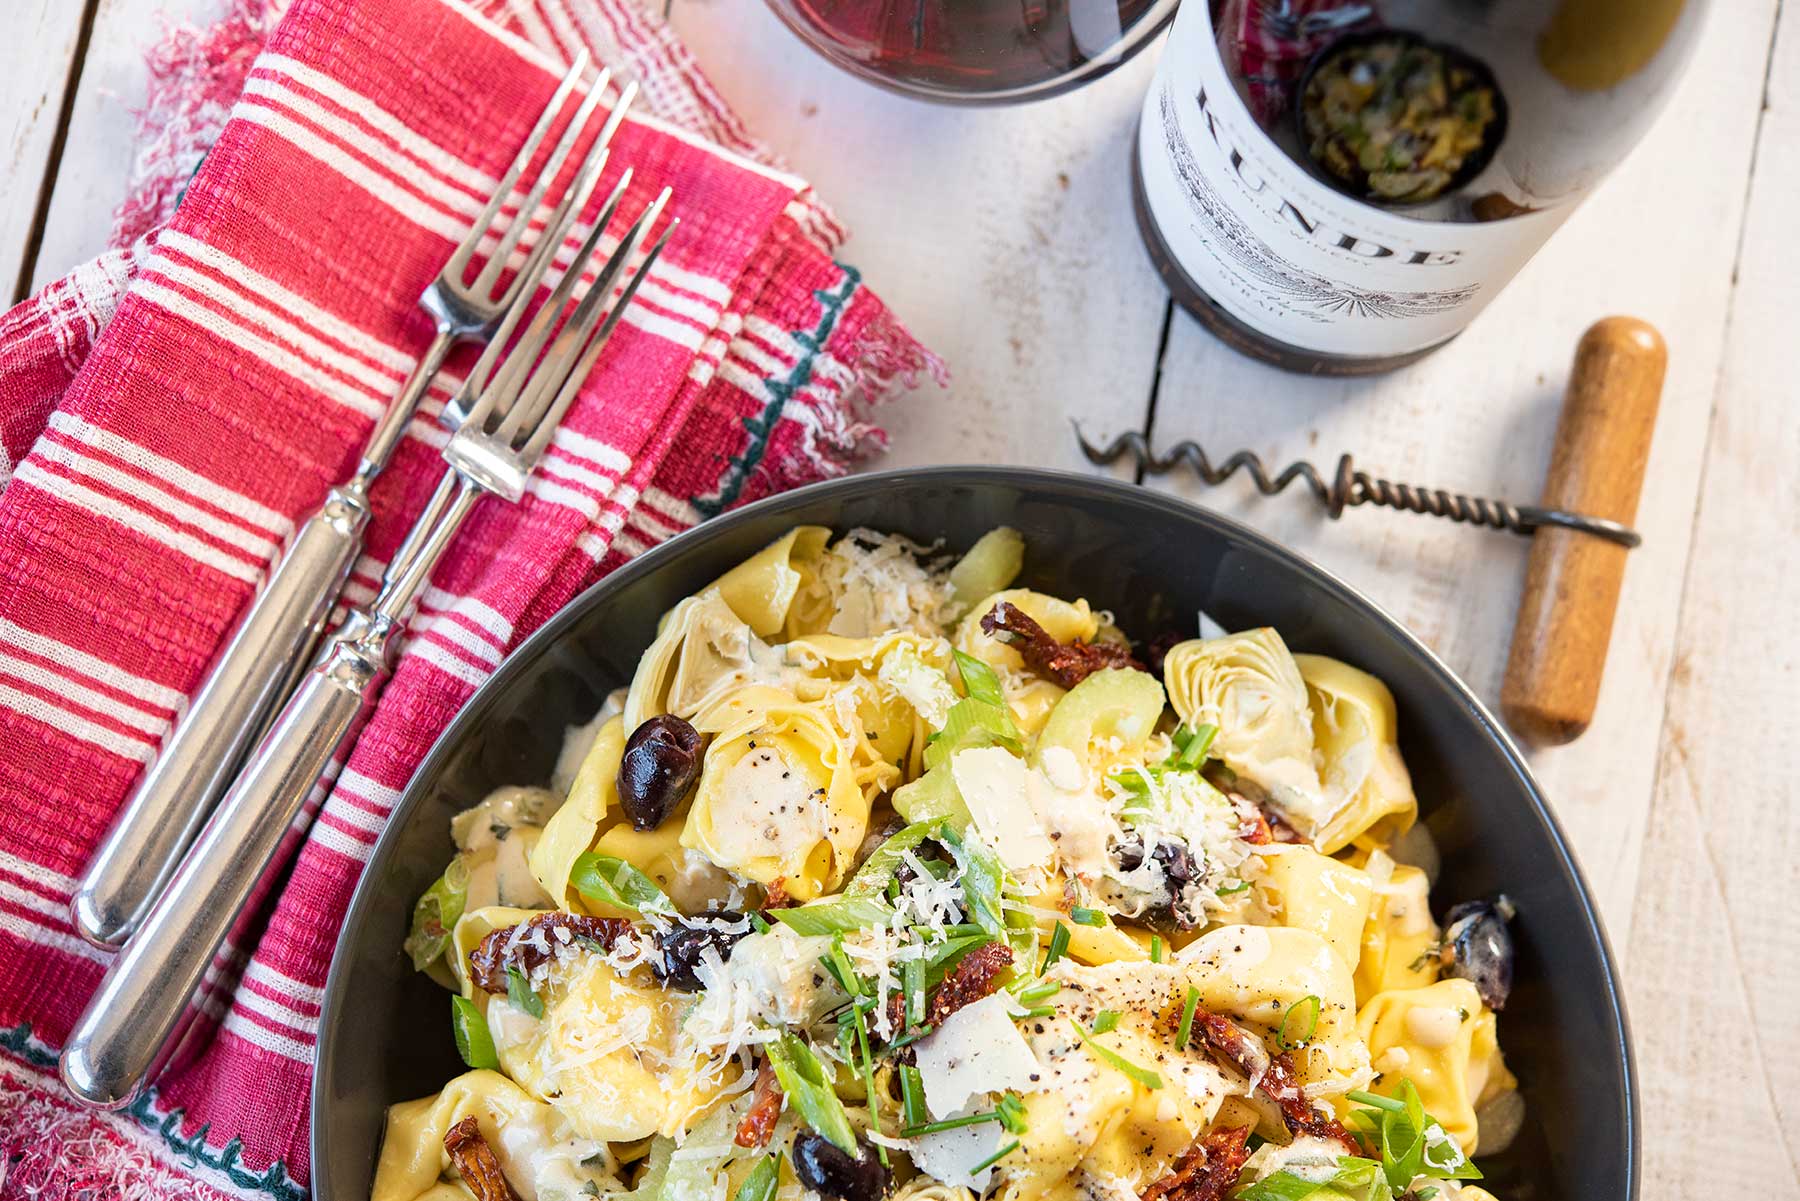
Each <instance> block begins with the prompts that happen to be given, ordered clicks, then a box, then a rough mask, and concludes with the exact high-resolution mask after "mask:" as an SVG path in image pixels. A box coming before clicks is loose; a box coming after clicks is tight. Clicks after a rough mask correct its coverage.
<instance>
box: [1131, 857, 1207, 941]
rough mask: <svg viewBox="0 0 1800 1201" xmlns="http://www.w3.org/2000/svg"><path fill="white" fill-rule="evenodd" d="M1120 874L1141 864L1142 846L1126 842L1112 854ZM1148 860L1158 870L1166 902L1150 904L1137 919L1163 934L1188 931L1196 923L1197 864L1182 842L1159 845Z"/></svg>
mask: <svg viewBox="0 0 1800 1201" xmlns="http://www.w3.org/2000/svg"><path fill="white" fill-rule="evenodd" d="M1116 854H1117V857H1118V861H1119V868H1120V870H1122V871H1128V872H1132V871H1136V870H1137V869H1138V868H1140V867H1142V866H1143V864H1144V844H1143V843H1142V842H1128V843H1125V844H1124V845H1123V846H1121V847H1119V849H1118V851H1117V852H1116ZM1150 860H1151V862H1153V863H1155V864H1156V865H1157V866H1158V867H1160V868H1161V869H1162V878H1163V887H1164V888H1165V889H1166V890H1167V891H1168V894H1169V899H1168V901H1167V902H1165V903H1163V904H1160V905H1152V906H1151V907H1150V908H1148V909H1146V910H1145V911H1144V912H1143V913H1141V914H1139V915H1138V920H1140V921H1142V922H1143V923H1144V924H1145V925H1146V926H1149V927H1150V928H1151V929H1153V930H1161V931H1163V932H1165V933H1170V932H1176V931H1183V930H1192V929H1193V928H1194V927H1195V926H1196V925H1199V924H1200V910H1199V908H1198V905H1199V898H1198V897H1197V896H1195V895H1194V891H1195V890H1194V885H1195V884H1196V883H1197V882H1198V881H1199V880H1200V878H1201V874H1202V873H1201V871H1200V865H1199V864H1197V863H1195V862H1194V854H1193V852H1192V851H1190V850H1188V848H1187V845H1186V844H1185V843H1180V842H1159V843H1157V844H1156V845H1155V846H1154V847H1152V848H1151V850H1150Z"/></svg>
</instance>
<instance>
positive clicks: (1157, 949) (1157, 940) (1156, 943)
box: [1150, 934, 1164, 963]
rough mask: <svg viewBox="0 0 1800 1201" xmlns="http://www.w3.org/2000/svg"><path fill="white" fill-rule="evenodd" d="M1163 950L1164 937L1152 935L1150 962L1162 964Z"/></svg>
mask: <svg viewBox="0 0 1800 1201" xmlns="http://www.w3.org/2000/svg"><path fill="white" fill-rule="evenodd" d="M1163 950H1164V948H1163V940H1162V935H1160V934H1152V935H1151V936H1150V962H1151V963H1161V962H1162V961H1163Z"/></svg>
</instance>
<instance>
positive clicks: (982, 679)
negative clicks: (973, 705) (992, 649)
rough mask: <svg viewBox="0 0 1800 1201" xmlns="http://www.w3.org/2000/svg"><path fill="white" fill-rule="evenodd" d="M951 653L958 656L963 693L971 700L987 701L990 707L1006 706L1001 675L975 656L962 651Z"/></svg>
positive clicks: (957, 666) (957, 662)
mask: <svg viewBox="0 0 1800 1201" xmlns="http://www.w3.org/2000/svg"><path fill="white" fill-rule="evenodd" d="M950 653H951V654H952V655H954V656H956V670H957V672H958V673H959V674H961V676H962V682H963V691H964V692H966V693H967V694H968V695H969V696H970V698H971V699H974V700H978V701H986V702H987V703H988V704H990V705H1004V704H1006V693H1005V691H1004V690H1003V689H1002V688H1001V687H1000V676H999V673H997V672H996V671H995V670H994V669H993V668H991V667H989V666H988V665H987V664H986V663H983V662H982V661H981V660H980V659H977V658H976V657H975V656H974V655H969V654H964V653H963V652H962V651H951V652H950Z"/></svg>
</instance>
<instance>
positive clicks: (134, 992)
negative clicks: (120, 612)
mask: <svg viewBox="0 0 1800 1201" xmlns="http://www.w3.org/2000/svg"><path fill="white" fill-rule="evenodd" d="M624 190H625V183H624V182H621V183H620V185H619V187H618V189H617V190H615V191H614V193H613V194H612V197H611V198H610V199H609V200H608V201H607V204H606V206H605V208H604V209H603V210H602V212H601V214H600V216H599V217H598V218H596V220H595V222H594V228H593V230H592V231H591V232H590V233H589V235H588V237H587V239H586V241H585V242H584V243H583V245H582V249H581V252H580V254H578V255H577V257H576V259H575V262H574V264H573V265H572V266H571V267H570V269H569V272H568V274H567V275H565V276H564V277H563V279H562V281H561V282H560V283H559V284H558V285H557V287H556V290H555V291H554V292H553V293H552V294H551V297H550V299H549V301H548V302H547V303H546V304H545V305H544V306H543V308H541V309H540V310H539V311H538V313H537V315H536V316H534V317H533V318H532V320H531V322H530V323H529V324H528V325H527V326H526V327H525V330H524V332H523V333H521V334H520V335H519V338H518V341H517V345H516V346H514V347H513V348H512V349H511V350H510V351H506V352H505V354H504V359H503V360H502V358H501V354H502V352H501V350H500V343H499V342H498V341H496V342H493V343H490V344H489V347H488V350H487V351H486V352H485V353H484V354H483V356H482V358H483V361H484V364H485V370H484V374H483V378H488V374H489V373H491V382H489V383H488V384H487V385H486V386H485V387H483V388H482V389H481V391H480V394H479V397H478V398H477V399H476V401H475V403H474V405H473V407H472V408H471V409H470V411H469V414H468V419H467V420H466V421H465V422H464V423H463V425H462V427H461V428H460V429H458V430H457V432H456V433H455V435H453V436H452V437H451V439H450V443H449V445H448V446H447V447H445V449H444V458H445V460H446V461H447V462H448V463H449V465H450V469H449V470H448V471H446V472H445V473H444V477H443V480H442V481H441V482H440V483H439V485H438V489H437V493H436V495H435V496H434V497H433V502H432V504H430V505H429V506H427V509H426V515H425V517H424V518H422V519H421V520H420V521H419V522H418V523H416V524H415V525H414V526H413V528H412V530H411V532H410V533H408V535H407V537H406V541H405V542H404V543H403V544H402V545H401V547H400V550H399V551H398V552H396V554H395V555H394V558H393V561H392V562H391V563H390V564H389V565H388V569H387V572H386V574H385V575H384V576H383V577H382V584H381V590H380V592H379V593H378V594H377V595H376V597H375V599H374V600H373V601H372V602H371V603H370V604H369V605H368V606H367V607H366V608H364V609H360V610H357V611H355V612H353V613H352V614H351V616H350V618H349V619H348V620H347V621H346V623H345V625H344V628H343V629H342V630H341V631H340V632H338V633H337V634H335V635H334V636H333V637H332V639H331V641H330V643H329V644H328V645H327V647H326V649H325V652H324V654H323V655H322V656H321V657H320V661H319V663H318V665H317V666H315V667H314V668H313V669H312V670H311V671H310V672H308V673H307V675H306V677H305V679H303V680H302V681H301V683H300V686H299V688H298V689H296V691H295V692H294V695H293V696H292V697H291V698H290V699H289V700H288V702H287V705H286V707H285V708H284V709H283V710H282V712H281V716H280V717H279V718H278V719H277V720H276V722H275V724H274V726H273V727H272V728H271V729H270V732H269V734H268V736H267V737H266V738H264V739H263V741H262V743H261V745H260V746H258V748H257V750H256V753H255V755H254V756H253V757H252V758H251V760H250V762H249V764H248V765H247V766H246V767H245V769H244V772H243V774H242V775H241V776H240V777H239V778H238V780H237V782H236V783H235V784H233V785H232V788H231V791H230V792H229V793H228V794H227V795H226V797H225V799H224V801H223V802H221V803H220V805H219V807H218V809H217V810H216V811H215V812H214V813H213V815H212V818H211V820H209V821H208V822H207V824H206V829H205V830H204V831H203V832H202V833H201V835H200V838H199V839H198V841H196V842H195V843H194V846H193V848H192V849H191V850H189V852H188V854H187V856H186V858H184V859H183V860H182V862H181V867H180V869H179V870H178V871H177V872H176V874H175V877H174V879H173V880H171V881H170V883H169V887H168V889H167V890H166V891H165V892H164V893H163V895H162V896H161V897H160V898H159V899H158V900H157V901H156V903H155V904H154V905H153V906H152V907H151V909H150V912H149V915H148V917H147V918H146V919H145V921H144V924H143V926H142V928H141V929H139V931H138V933H137V935H136V937H134V938H133V939H132V940H131V941H130V942H129V943H127V944H126V946H125V949H124V951H123V952H121V953H120V955H119V957H118V958H117V959H115V960H114V961H113V963H112V966H111V967H110V968H109V969H108V970H107V973H106V977H105V979H104V980H102V981H101V982H100V987H99V989H98V990H97V991H96V992H95V993H94V995H93V998H92V999H91V1000H90V1001H89V1002H88V1007H87V1009H86V1011H85V1012H83V1013H82V1015H81V1018H80V1020H79V1021H77V1022H76V1023H75V1027H74V1029H73V1030H72V1031H71V1032H70V1034H69V1038H68V1041H67V1043H65V1044H64V1048H63V1053H62V1076H63V1080H64V1081H65V1082H66V1083H67V1084H68V1086H69V1088H70V1090H71V1091H72V1092H74V1094H75V1095H76V1096H77V1097H78V1098H80V1099H82V1100H83V1101H85V1102H87V1103H88V1104H91V1105H97V1106H103V1107H112V1106H118V1105H123V1104H125V1103H127V1102H128V1101H129V1100H130V1099H131V1097H132V1095H133V1094H134V1093H135V1092H136V1090H137V1088H138V1086H139V1085H140V1084H141V1083H142V1082H143V1081H144V1080H145V1079H146V1078H148V1077H149V1076H151V1075H153V1074H154V1073H155V1071H156V1070H157V1069H158V1068H159V1067H160V1066H162V1064H163V1063H165V1062H166V1061H167V1058H168V1056H169V1055H171V1054H172V1053H173V1052H174V1051H175V1049H176V1048H177V1047H178V1046H179V1045H180V1043H181V1028H182V1026H183V1018H184V1015H191V1014H192V1013H193V1011H194V1007H193V1006H190V1005H189V1001H190V1000H191V999H192V998H193V996H194V994H195V992H196V990H197V989H198V988H199V986H200V984H201V981H202V978H203V977H204V975H205V972H206V968H207V965H208V964H209V963H211V962H212V960H213V957H214V955H215V954H216V953H217V952H218V949H219V946H220V944H221V943H222V942H223V941H224V938H225V935H226V933H227V932H228V931H229V930H230V929H231V927H232V925H233V924H235V922H236V921H237V918H238V916H239V914H240V913H241V912H242V911H243V909H244V908H245V906H246V904H247V903H248V902H249V901H250V900H251V898H252V897H254V896H255V895H256V894H257V893H258V891H259V884H260V883H261V882H264V881H268V880H271V879H273V878H274V876H275V874H276V873H277V872H279V870H280V868H281V866H282V864H283V863H284V862H285V860H286V857H287V854H288V852H290V851H291V849H292V847H293V846H294V845H295V844H296V843H297V842H298V838H299V833H300V831H301V830H303V829H304V822H303V820H302V819H303V817H304V814H305V806H306V799H307V797H308V795H309V794H310V793H311V792H312V790H313V788H314V787H315V785H316V784H317V783H318V781H319V778H320V777H321V776H322V775H323V774H324V772H325V770H326V768H327V767H328V765H329V764H330V762H331V760H332V759H333V758H334V757H335V756H336V755H337V754H338V752H339V751H340V750H342V749H343V747H344V746H345V745H346V743H347V742H348V740H349V739H350V737H351V736H352V735H353V734H354V733H355V731H356V730H357V729H358V728H359V726H360V725H361V723H362V721H363V719H364V717H365V715H366V714H367V712H368V711H369V709H370V708H371V707H372V705H373V703H374V699H375V696H376V694H377V693H378V692H379V691H380V688H381V685H382V683H383V681H385V679H386V678H387V675H388V672H389V670H390V669H391V667H392V664H393V659H394V654H395V647H396V642H397V640H398V635H399V634H400V632H401V629H402V627H403V624H404V622H405V619H406V616H407V614H408V612H409V610H410V609H411V607H412V604H413V601H414V600H415V598H416V597H417V596H418V594H419V592H420V590H421V589H422V588H423V586H424V584H425V581H426V579H427V578H428V577H429V576H430V574H431V571H432V568H433V567H434V566H435V565H436V564H437V561H438V559H439V558H440V557H441V556H442V554H443V553H444V550H445V548H446V547H447V546H448V545H449V544H450V541H451V539H452V538H454V537H455V535H456V532H457V530H458V529H459V528H460V527H461V525H462V523H463V520H464V519H465V518H466V517H467V516H468V514H469V512H470V510H471V509H473V507H474V505H475V502H476V501H478V500H479V499H480V498H481V497H482V496H485V495H488V494H490V493H491V494H493V495H496V496H499V497H501V498H502V499H504V500H506V501H509V502H514V503H516V502H517V501H518V500H519V498H520V497H522V496H523V495H524V492H525V484H526V481H527V479H528V478H529V477H530V475H531V472H532V470H533V469H534V468H535V467H536V466H537V464H538V461H539V460H540V459H541V458H542V457H543V454H544V451H545V449H546V448H547V447H548V446H549V444H550V439H551V436H552V435H553V434H554V433H555V432H556V427H557V424H558V423H559V422H560V421H561V420H562V418H563V415H564V414H565V413H566V412H567V411H568V409H569V406H570V404H572V403H573V402H574V400H575V396H576V393H577V392H579V391H580V388H581V384H582V381H583V380H584V379H585V378H586V377H587V374H588V372H589V371H590V370H591V369H592V368H593V365H594V362H595V360H596V359H597V358H598V357H599V355H600V351H601V349H602V348H603V347H604V346H605V345H606V342H607V339H608V338H609V337H610V336H611V334H612V331H613V329H614V327H615V326H616V325H617V324H618V322H619V318H620V316H621V315H622V314H623V313H624V312H625V309H626V307H627V306H628V305H629V304H630V303H631V298H632V295H633V294H634V293H635V292H636V290H637V286H638V284H639V283H640V282H641V281H642V280H643V278H644V276H645V275H646V274H648V273H649V270H650V267H651V265H652V264H653V263H654V262H655V260H656V256H657V255H658V254H659V253H660V252H661V251H662V248H663V245H664V244H665V242H666V241H667V240H668V236H669V230H672V229H673V228H674V225H673V223H671V224H670V226H669V228H668V229H666V230H665V231H664V232H663V234H662V235H661V237H659V238H658V239H657V241H656V242H655V243H654V245H652V246H651V248H650V250H649V251H648V253H647V254H646V255H645V257H644V261H643V263H642V264H641V265H640V266H639V267H638V270H637V272H636V274H634V275H632V276H631V277H630V278H629V279H628V280H627V279H626V278H625V273H626V268H627V266H628V265H629V264H630V263H631V261H632V260H633V259H634V258H635V257H636V256H637V253H638V251H639V250H640V249H641V248H642V246H643V244H644V242H645V240H646V239H647V238H648V237H649V234H650V232H651V229H652V227H653V226H654V225H655V223H656V220H657V218H658V217H659V216H660V215H661V213H662V211H663V208H664V206H665V205H666V204H667V202H668V198H669V193H668V190H667V189H664V191H663V192H662V194H661V195H660V196H658V197H657V199H656V200H655V202H653V203H652V204H651V205H650V206H648V207H647V208H646V209H645V210H644V212H643V213H642V214H641V215H640V216H639V217H638V219H637V220H636V221H635V222H634V223H633V224H632V226H631V227H630V229H629V230H628V231H627V232H626V234H625V236H624V237H623V238H622V239H621V240H620V242H619V244H618V247H617V249H615V250H614V251H613V253H612V254H611V255H610V256H609V257H608V258H607V260H606V265H605V266H604V267H603V268H602V269H601V270H600V273H599V275H598V277H597V278H596V280H595V282H594V284H593V286H592V287H590V288H589V289H588V290H587V292H586V293H585V294H584V295H583V296H582V297H581V299H580V300H579V301H578V302H577V303H576V304H575V305H574V307H573V309H572V311H565V310H566V309H567V305H568V301H569V300H570V298H571V297H572V296H573V294H574V290H575V288H576V287H577V285H578V282H579V279H580V277H581V276H582V275H583V274H584V272H585V269H586V265H587V262H588V259H589V258H590V257H591V256H593V255H594V254H595V253H596V252H597V250H598V248H599V244H600V240H601V237H602V235H603V234H604V232H605V228H606V225H607V223H608V221H609V220H610V218H611V216H612V215H613V212H614V210H615V209H616V208H617V207H618V205H619V202H620V200H621V198H622V196H623V194H624ZM621 284H623V290H622V292H621V294H620V296H619V299H618V300H617V302H616V303H614V304H613V305H612V306H611V309H610V311H609V310H608V309H607V307H606V301H607V299H608V297H610V296H611V294H612V292H613V291H614V289H615V288H616V287H619V285H621Z"/></svg>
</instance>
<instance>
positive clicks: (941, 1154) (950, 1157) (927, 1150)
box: [908, 1010, 1008, 1193]
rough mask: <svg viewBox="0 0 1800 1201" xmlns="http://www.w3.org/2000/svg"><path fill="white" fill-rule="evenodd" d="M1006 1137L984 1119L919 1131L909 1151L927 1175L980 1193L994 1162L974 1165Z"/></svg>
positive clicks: (985, 1184) (981, 1161)
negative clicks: (924, 1132)
mask: <svg viewBox="0 0 1800 1201" xmlns="http://www.w3.org/2000/svg"><path fill="white" fill-rule="evenodd" d="M964 1012H967V1011H966V1010H965V1011H964ZM954 1116H958V1117H960V1116H962V1115H961V1114H957V1115H954ZM1006 1137H1008V1135H1007V1133H1006V1131H1005V1130H1003V1129H1002V1128H1001V1127H1000V1126H999V1125H998V1124H997V1123H994V1122H983V1123H981V1124H979V1125H976V1126H959V1127H957V1128H956V1129H954V1130H939V1131H938V1132H936V1133H935V1134H923V1135H920V1136H919V1137H918V1138H915V1139H913V1140H911V1146H910V1147H909V1148H908V1152H909V1154H911V1156H912V1161H913V1166H914V1167H916V1168H918V1169H919V1170H920V1171H922V1172H924V1173H925V1174H926V1175H927V1176H935V1177H937V1178H938V1179H939V1180H941V1181H943V1182H944V1183H945V1184H947V1185H950V1186H951V1187H952V1188H958V1187H960V1188H970V1189H974V1190H975V1191H976V1192H977V1193H981V1192H985V1191H987V1186H988V1183H989V1182H990V1181H991V1180H993V1178H994V1169H993V1167H992V1166H991V1165H990V1166H988V1167H985V1168H982V1169H981V1171H979V1172H976V1171H974V1170H973V1169H975V1168H977V1167H980V1165H982V1164H983V1163H986V1162H987V1161H988V1160H989V1159H992V1158H993V1156H994V1152H996V1151H998V1150H999V1149H1000V1146H1001V1143H1000V1140H1001V1139H1003V1138H1006Z"/></svg>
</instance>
